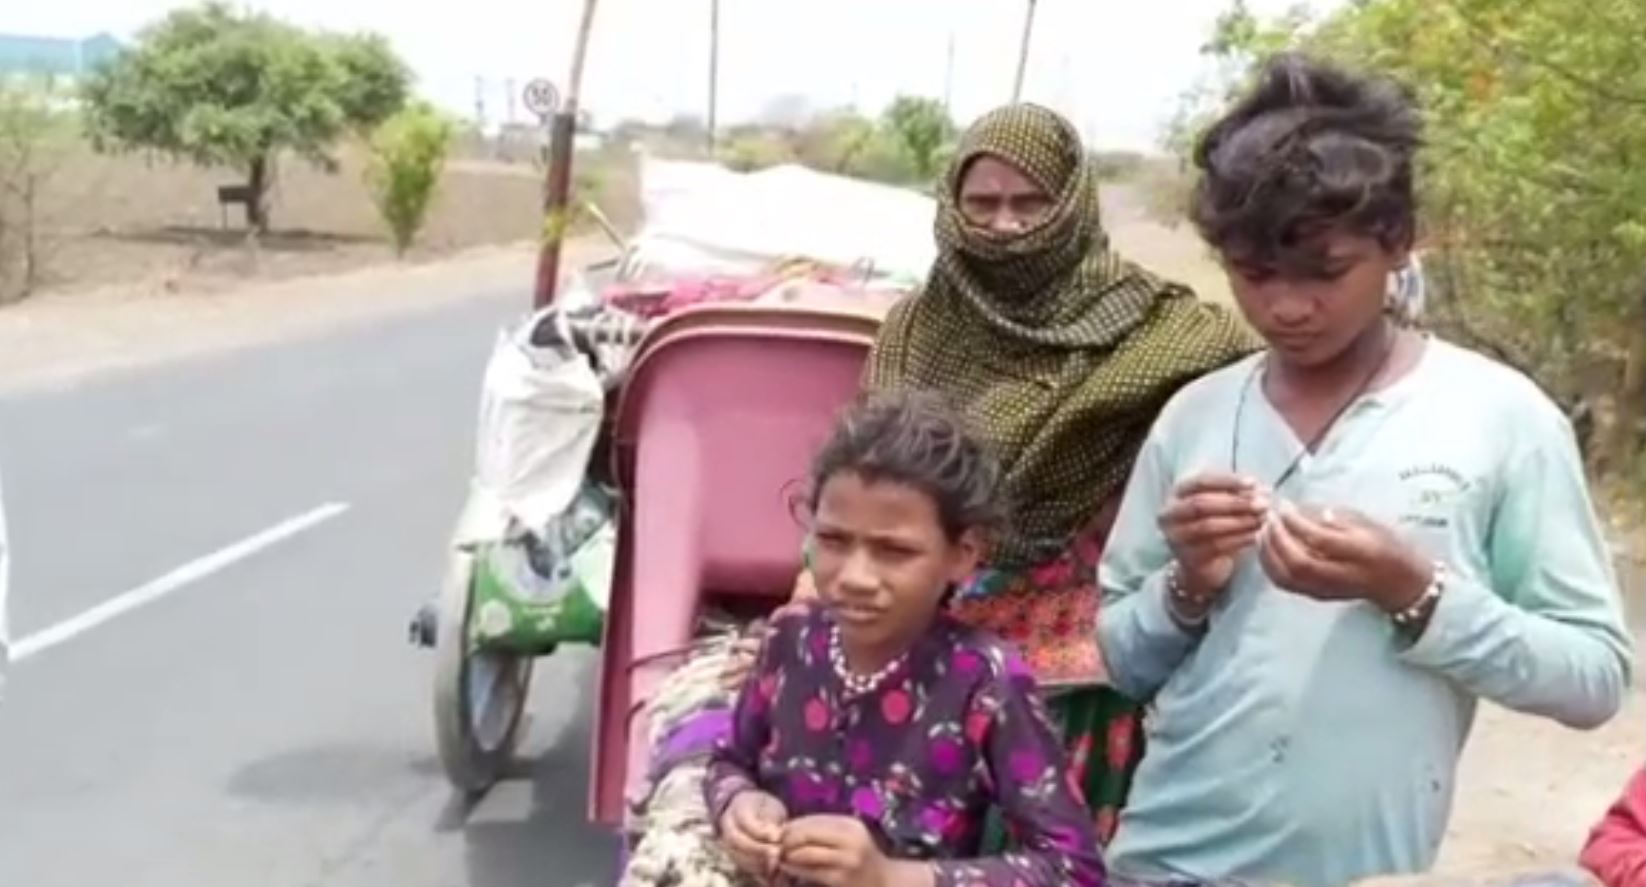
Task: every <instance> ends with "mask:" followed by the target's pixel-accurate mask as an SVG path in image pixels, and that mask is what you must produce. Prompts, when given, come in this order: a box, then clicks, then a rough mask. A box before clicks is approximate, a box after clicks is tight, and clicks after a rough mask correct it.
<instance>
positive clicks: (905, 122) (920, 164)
mask: <svg viewBox="0 0 1646 887" xmlns="http://www.w3.org/2000/svg"><path fill="white" fill-rule="evenodd" d="M881 125H882V126H883V127H884V128H885V129H886V130H887V131H888V132H890V133H891V134H893V135H894V136H896V137H897V139H898V140H899V141H901V142H902V144H903V147H904V148H906V149H907V150H908V152H909V158H910V160H911V161H912V162H913V164H914V172H915V174H916V175H917V176H918V177H919V178H920V179H922V180H924V181H926V182H930V181H931V180H933V179H935V178H936V177H937V174H938V172H939V170H940V169H941V167H940V165H939V162H940V158H941V155H942V151H943V148H944V146H945V145H947V144H948V143H949V142H951V141H953V140H954V138H955V134H956V131H955V125H954V121H953V120H952V119H950V117H949V112H948V111H946V110H945V109H944V108H943V103H942V102H939V101H937V100H936V99H928V98H920V97H918V96H898V97H897V98H896V99H894V100H893V101H892V104H891V107H889V108H887V109H886V114H885V116H884V118H883V119H882V122H881Z"/></svg>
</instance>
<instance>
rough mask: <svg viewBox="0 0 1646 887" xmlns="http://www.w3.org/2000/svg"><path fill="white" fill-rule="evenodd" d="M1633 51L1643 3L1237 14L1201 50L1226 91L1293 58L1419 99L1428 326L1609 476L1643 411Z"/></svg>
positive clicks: (1640, 109) (1379, 5)
mask: <svg viewBox="0 0 1646 887" xmlns="http://www.w3.org/2000/svg"><path fill="white" fill-rule="evenodd" d="M1643 45H1646V4H1640V3H1618V4H1608V3H1570V2H1568V0H1359V2H1354V3H1350V4H1347V5H1345V6H1343V7H1341V8H1340V9H1338V11H1336V12H1335V13H1333V14H1331V15H1329V16H1327V17H1326V18H1324V19H1322V20H1320V21H1315V22H1309V21H1307V20H1306V19H1304V18H1303V17H1301V16H1294V17H1291V18H1289V19H1286V20H1282V21H1278V22H1267V23H1265V22H1259V21H1257V20H1256V19H1253V18H1251V17H1250V16H1249V14H1246V13H1245V11H1244V9H1243V8H1240V7H1237V8H1236V10H1234V11H1232V12H1231V14H1230V15H1229V16H1226V17H1225V20H1224V21H1223V22H1220V28H1219V32H1218V34H1217V35H1216V36H1215V37H1214V39H1213V40H1212V41H1211V42H1210V43H1209V44H1208V46H1207V51H1208V52H1209V53H1211V54H1212V55H1213V56H1214V57H1215V58H1217V59H1219V60H1220V61H1222V62H1224V63H1226V64H1227V66H1228V70H1227V72H1226V73H1227V79H1226V81H1225V85H1226V86H1238V84H1239V83H1240V82H1242V80H1243V78H1244V77H1245V75H1246V74H1247V73H1248V72H1249V71H1250V70H1251V64H1252V63H1253V62H1255V61H1256V60H1257V59H1259V58H1261V57H1263V56H1264V55H1266V54H1267V53H1268V52H1269V51H1271V50H1273V49H1275V48H1280V47H1283V46H1300V47H1303V48H1305V49H1307V50H1309V51H1311V52H1314V53H1317V54H1321V55H1325V56H1328V57H1332V58H1336V59H1338V60H1341V61H1344V62H1347V63H1350V64H1354V65H1359V66H1362V67H1366V68H1370V69H1375V70H1378V71H1382V72H1385V73H1389V74H1392V75H1394V76H1396V77H1397V78H1398V79H1400V80H1402V81H1403V82H1405V83H1406V84H1407V85H1408V86H1409V87H1410V88H1411V89H1412V90H1413V91H1414V93H1415V95H1416V96H1417V98H1418V99H1419V101H1420V102H1421V103H1422V105H1423V107H1424V108H1425V110H1426V111H1427V112H1428V113H1427V122H1428V133H1427V137H1428V148H1427V150H1426V151H1425V154H1424V157H1423V168H1422V171H1421V172H1422V177H1421V187H1422V190H1423V197H1424V201H1425V207H1424V214H1425V219H1426V223H1427V227H1426V230H1425V232H1424V235H1423V241H1424V246H1425V248H1426V249H1427V251H1428V254H1429V261H1428V262H1427V263H1426V264H1427V266H1428V267H1429V268H1430V270H1431V274H1432V277H1433V278H1434V279H1433V281H1432V282H1433V283H1435V284H1436V287H1435V289H1436V290H1437V292H1436V293H1435V298H1434V300H1433V308H1432V310H1433V320H1434V322H1435V323H1436V324H1437V325H1438V326H1440V327H1441V328H1442V329H1443V330H1444V331H1446V332H1447V333H1449V334H1451V335H1453V336H1454V337H1456V338H1460V339H1462V340H1464V341H1466V342H1468V343H1470V344H1473V345H1475V346H1477V347H1481V348H1483V349H1485V350H1488V351H1491V352H1493V353H1495V354H1497V355H1498V356H1499V357H1501V358H1503V359H1505V360H1508V361H1509V362H1511V363H1513V364H1515V365H1517V366H1519V367H1520V368H1522V369H1523V370H1525V371H1527V372H1529V373H1530V374H1532V375H1533V376H1534V377H1536V378H1537V379H1538V380H1539V381H1540V382H1541V383H1542V384H1543V385H1544V387H1545V388H1547V389H1548V390H1549V391H1550V392H1551V393H1552V394H1554V395H1555V396H1556V397H1557V399H1559V400H1561V401H1562V402H1564V403H1565V404H1566V405H1567V406H1568V408H1569V410H1570V411H1571V412H1572V413H1573V414H1574V415H1593V416H1594V417H1595V418H1596V419H1597V420H1598V421H1597V426H1598V429H1597V433H1596V436H1595V438H1594V440H1593V441H1591V442H1590V443H1592V446H1590V447H1589V452H1590V455H1591V457H1592V461H1593V462H1594V464H1595V467H1596V468H1598V469H1602V470H1609V469H1623V468H1627V467H1630V466H1632V465H1634V464H1636V460H1637V459H1638V456H1637V454H1638V453H1639V452H1640V449H1641V442H1642V433H1643V429H1642V422H1643V418H1642V411H1643V410H1646V216H1643V215H1642V212H1641V207H1642V206H1646V162H1643V158H1646V154H1643V151H1646V65H1642V64H1640V60H1639V55H1640V47H1641V46H1643ZM1213 104H1215V103H1213ZM1188 116H1191V117H1192V116H1193V115H1192V114H1191V115H1188Z"/></svg>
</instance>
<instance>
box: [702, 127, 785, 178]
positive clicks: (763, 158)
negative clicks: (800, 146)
mask: <svg viewBox="0 0 1646 887" xmlns="http://www.w3.org/2000/svg"><path fill="white" fill-rule="evenodd" d="M720 162H721V163H723V164H725V165H726V168H727V169H731V170H734V171H736V172H759V171H760V170H763V169H770V168H772V167H774V166H782V165H783V164H785V163H794V162H795V154H794V149H793V148H791V147H789V145H788V143H786V142H784V141H782V140H781V139H778V138H776V137H774V136H762V135H744V136H738V137H736V138H733V139H732V140H731V141H730V142H728V143H727V144H726V147H725V148H723V149H721V151H720Z"/></svg>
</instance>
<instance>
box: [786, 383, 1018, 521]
mask: <svg viewBox="0 0 1646 887" xmlns="http://www.w3.org/2000/svg"><path fill="white" fill-rule="evenodd" d="M839 474H855V475H857V476H858V477H860V478H862V479H863V480H864V481H866V482H869V483H876V482H882V481H884V482H889V483H897V484H904V485H907V486H910V487H913V488H914V489H917V490H919V491H920V492H922V493H924V494H926V495H927V496H930V497H931V500H932V503H933V504H934V505H936V506H937V515H938V520H939V521H940V522H941V523H942V526H943V532H944V533H945V534H947V535H948V537H949V539H950V540H954V539H958V538H960V536H961V534H962V533H964V532H966V531H967V530H973V529H975V530H979V531H982V532H983V533H985V534H986V535H992V533H993V532H994V531H996V530H998V529H999V528H1000V525H1001V523H1002V522H1003V521H1004V520H1005V509H1004V507H1003V505H1002V503H1001V498H1000V463H999V462H997V461H996V460H995V458H994V455H993V454H992V453H991V452H990V451H989V449H988V448H987V447H986V446H985V445H984V444H983V443H981V442H980V441H978V440H977V438H975V437H973V436H972V435H970V434H968V433H967V431H966V427H965V423H964V421H963V420H962V419H961V418H960V417H959V415H958V414H957V413H956V412H955V411H953V410H952V409H950V408H949V406H948V405H947V403H946V402H945V401H944V400H943V398H942V397H940V396H939V395H936V394H932V393H928V392H913V391H898V392H890V393H880V394H873V395H869V396H868V397H867V398H865V399H864V400H861V401H859V402H858V403H857V404H856V405H854V406H853V407H851V408H850V409H848V410H847V411H846V412H845V413H844V414H842V415H841V417H840V420H839V422H837V423H836V425H835V429H834V433H833V434H832V435H831V436H830V437H829V440H828V442H827V443H825V444H824V445H823V448H822V449H821V450H819V451H818V453H817V456H816V458H815V459H813V461H812V476H811V495H810V503H809V504H810V506H811V510H812V511H813V512H814V513H815V512H816V511H817V501H818V497H819V496H820V495H821V494H822V491H823V485H824V484H826V483H827V482H828V481H829V480H830V479H831V478H833V477H835V476H836V475H839Z"/></svg>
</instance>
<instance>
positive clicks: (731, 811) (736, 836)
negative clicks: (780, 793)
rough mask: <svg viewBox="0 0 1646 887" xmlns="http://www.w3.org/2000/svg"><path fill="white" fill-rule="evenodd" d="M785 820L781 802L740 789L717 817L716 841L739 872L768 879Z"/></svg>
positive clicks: (779, 849) (778, 851) (780, 846)
mask: <svg viewBox="0 0 1646 887" xmlns="http://www.w3.org/2000/svg"><path fill="white" fill-rule="evenodd" d="M788 820H789V811H788V808H786V807H784V806H783V802H782V801H779V800H778V799H776V798H774V797H772V796H771V795H768V794H766V793H765V792H758V791H746V792H742V793H740V794H738V795H736V796H735V797H733V798H732V802H731V803H730V804H727V805H726V812H725V813H723V814H721V816H720V841H721V843H722V844H723V845H724V846H725V848H726V854H727V855H728V856H730V857H731V858H732V863H733V864H735V865H736V866H737V867H738V869H739V870H740V871H742V872H744V873H745V874H748V875H750V876H752V877H755V878H758V879H760V880H762V881H769V880H771V878H772V877H773V876H775V875H776V874H777V866H778V862H779V860H780V858H781V856H782V851H783V826H784V824H785V823H786V822H788Z"/></svg>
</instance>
